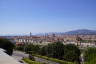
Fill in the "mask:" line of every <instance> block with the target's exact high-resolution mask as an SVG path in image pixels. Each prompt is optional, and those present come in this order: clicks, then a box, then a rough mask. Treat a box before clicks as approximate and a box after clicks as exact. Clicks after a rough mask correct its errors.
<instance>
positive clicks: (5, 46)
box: [0, 39, 14, 55]
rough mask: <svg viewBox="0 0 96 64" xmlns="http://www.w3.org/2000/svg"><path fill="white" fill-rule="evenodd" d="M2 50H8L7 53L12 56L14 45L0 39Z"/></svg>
mask: <svg viewBox="0 0 96 64" xmlns="http://www.w3.org/2000/svg"><path fill="white" fill-rule="evenodd" d="M0 48H3V49H5V50H6V53H7V54H9V55H12V52H13V48H14V44H13V43H12V42H10V41H9V40H7V39H0Z"/></svg>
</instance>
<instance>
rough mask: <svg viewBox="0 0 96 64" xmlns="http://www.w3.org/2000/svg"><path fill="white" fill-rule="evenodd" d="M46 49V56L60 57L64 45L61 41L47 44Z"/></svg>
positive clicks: (62, 53)
mask: <svg viewBox="0 0 96 64" xmlns="http://www.w3.org/2000/svg"><path fill="white" fill-rule="evenodd" d="M47 51H48V52H47V56H49V57H53V58H58V59H62V57H63V55H64V45H63V43H62V42H54V43H51V44H48V46H47Z"/></svg>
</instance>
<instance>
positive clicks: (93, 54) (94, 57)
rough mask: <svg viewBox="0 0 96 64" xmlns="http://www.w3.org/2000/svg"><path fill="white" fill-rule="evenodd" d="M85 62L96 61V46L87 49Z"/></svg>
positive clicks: (88, 63)
mask: <svg viewBox="0 0 96 64" xmlns="http://www.w3.org/2000/svg"><path fill="white" fill-rule="evenodd" d="M84 55H85V64H94V63H96V48H88V49H87V50H86V51H85V54H84Z"/></svg>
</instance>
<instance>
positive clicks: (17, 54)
mask: <svg viewBox="0 0 96 64" xmlns="http://www.w3.org/2000/svg"><path fill="white" fill-rule="evenodd" d="M28 56H29V55H28V54H25V53H24V52H21V51H14V52H13V55H12V57H13V58H15V59H17V60H18V61H21V60H22V58H23V57H28ZM34 58H35V61H37V62H43V63H46V64H60V63H56V62H53V61H49V60H46V59H42V58H38V57H34ZM23 64H26V63H23Z"/></svg>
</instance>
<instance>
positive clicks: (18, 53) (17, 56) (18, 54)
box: [12, 51, 29, 64]
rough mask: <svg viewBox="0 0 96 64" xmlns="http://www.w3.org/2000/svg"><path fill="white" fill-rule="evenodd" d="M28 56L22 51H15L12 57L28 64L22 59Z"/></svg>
mask: <svg viewBox="0 0 96 64" xmlns="http://www.w3.org/2000/svg"><path fill="white" fill-rule="evenodd" d="M28 56H29V55H28V54H25V53H24V52H21V51H14V52H13V55H12V57H13V58H15V59H16V60H18V61H19V62H21V63H22V64H26V63H25V62H24V61H23V60H22V58H23V57H28Z"/></svg>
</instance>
